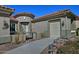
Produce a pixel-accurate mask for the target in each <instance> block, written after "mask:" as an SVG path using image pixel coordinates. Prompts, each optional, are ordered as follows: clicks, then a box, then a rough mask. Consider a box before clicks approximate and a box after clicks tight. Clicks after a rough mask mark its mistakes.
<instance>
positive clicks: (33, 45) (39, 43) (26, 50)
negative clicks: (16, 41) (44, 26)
mask: <svg viewBox="0 0 79 59" xmlns="http://www.w3.org/2000/svg"><path fill="white" fill-rule="evenodd" d="M51 43H53V39H50V38H46V39H41V40H36V41H33V42H30V43H28V44H24V45H23V46H21V47H18V48H15V49H13V50H10V51H8V52H6V54H40V53H41V52H42V51H43V49H45V48H46V47H47V46H48V45H49V44H51Z"/></svg>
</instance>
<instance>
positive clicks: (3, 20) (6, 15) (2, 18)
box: [0, 6, 14, 44]
mask: <svg viewBox="0 0 79 59" xmlns="http://www.w3.org/2000/svg"><path fill="white" fill-rule="evenodd" d="M13 12H14V9H11V8H8V7H5V6H0V44H1V43H6V42H10V41H11V40H10V16H11V15H12V13H13Z"/></svg>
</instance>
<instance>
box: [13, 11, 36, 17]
mask: <svg viewBox="0 0 79 59" xmlns="http://www.w3.org/2000/svg"><path fill="white" fill-rule="evenodd" d="M19 16H29V17H31V18H34V17H35V15H33V14H32V13H26V12H22V13H18V14H16V15H15V16H14V17H15V18H17V17H19Z"/></svg>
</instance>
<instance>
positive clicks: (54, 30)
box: [50, 22, 60, 38]
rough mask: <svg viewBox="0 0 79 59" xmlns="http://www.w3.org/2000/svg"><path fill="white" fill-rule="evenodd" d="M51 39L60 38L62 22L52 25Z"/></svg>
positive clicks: (52, 23)
mask: <svg viewBox="0 0 79 59" xmlns="http://www.w3.org/2000/svg"><path fill="white" fill-rule="evenodd" d="M50 37H53V38H59V37H60V22H51V23H50Z"/></svg>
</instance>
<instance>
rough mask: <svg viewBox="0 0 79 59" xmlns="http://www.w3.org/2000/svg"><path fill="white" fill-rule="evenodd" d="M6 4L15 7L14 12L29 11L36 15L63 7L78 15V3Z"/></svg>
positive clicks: (62, 8)
mask: <svg viewBox="0 0 79 59" xmlns="http://www.w3.org/2000/svg"><path fill="white" fill-rule="evenodd" d="M7 6H8V7H10V8H14V9H15V12H14V14H16V13H19V12H30V13H32V14H34V15H35V16H37V17H38V16H43V15H45V14H50V13H53V12H57V11H59V10H64V9H70V10H71V11H72V12H73V13H74V14H76V15H79V5H7Z"/></svg>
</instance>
